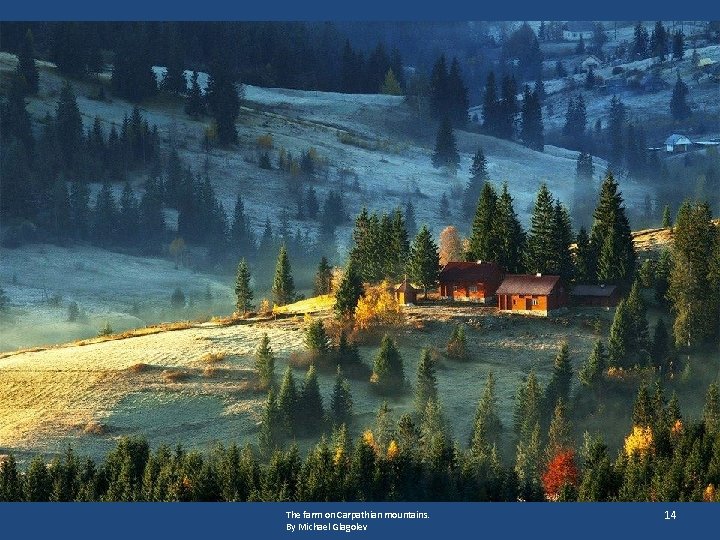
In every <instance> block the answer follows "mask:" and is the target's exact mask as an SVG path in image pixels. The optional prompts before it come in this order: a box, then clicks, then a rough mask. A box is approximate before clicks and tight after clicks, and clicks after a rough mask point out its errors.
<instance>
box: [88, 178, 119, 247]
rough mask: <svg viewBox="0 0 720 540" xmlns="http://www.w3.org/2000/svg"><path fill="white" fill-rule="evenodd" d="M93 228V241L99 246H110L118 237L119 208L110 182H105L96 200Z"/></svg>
mask: <svg viewBox="0 0 720 540" xmlns="http://www.w3.org/2000/svg"><path fill="white" fill-rule="evenodd" d="M94 214H95V217H94V223H93V228H92V234H93V241H94V242H95V243H96V244H97V245H99V246H109V245H111V244H112V243H113V242H115V240H116V239H117V234H118V209H117V203H116V202H115V196H114V195H113V192H112V190H111V189H110V184H108V183H107V182H106V183H104V184H103V187H102V188H101V189H100V191H99V192H98V195H97V201H96V202H95V213H94Z"/></svg>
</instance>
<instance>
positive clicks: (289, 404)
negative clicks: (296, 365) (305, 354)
mask: <svg viewBox="0 0 720 540" xmlns="http://www.w3.org/2000/svg"><path fill="white" fill-rule="evenodd" d="M299 399H300V397H299V394H298V390H297V386H296V384H295V377H294V376H293V373H292V368H291V367H290V366H288V367H287V368H286V369H285V374H284V375H283V380H282V382H281V383H280V390H279V392H278V400H277V404H278V409H279V411H280V416H281V419H282V423H283V431H284V434H285V436H286V437H292V436H293V435H294V433H295V430H296V426H297V423H298V420H299V419H300V417H301V416H300V411H299V410H298V402H299Z"/></svg>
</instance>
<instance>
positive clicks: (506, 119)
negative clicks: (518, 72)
mask: <svg viewBox="0 0 720 540" xmlns="http://www.w3.org/2000/svg"><path fill="white" fill-rule="evenodd" d="M517 94H518V89H517V82H516V81H515V77H513V76H511V75H505V76H504V77H503V80H502V84H501V85H500V103H499V105H498V129H497V136H498V137H500V138H502V139H512V138H513V136H514V135H515V124H516V122H517V114H518V113H519V112H520V107H519V105H518V101H517Z"/></svg>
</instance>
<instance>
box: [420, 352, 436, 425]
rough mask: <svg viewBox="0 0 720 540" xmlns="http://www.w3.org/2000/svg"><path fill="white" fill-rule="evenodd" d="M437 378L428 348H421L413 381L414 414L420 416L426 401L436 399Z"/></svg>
mask: <svg viewBox="0 0 720 540" xmlns="http://www.w3.org/2000/svg"><path fill="white" fill-rule="evenodd" d="M437 398H438V395H437V378H436V376H435V366H434V365H433V359H432V356H431V354H430V351H429V350H428V349H423V351H422V355H421V356H420V362H418V367H417V382H416V383H415V414H416V415H417V417H418V418H421V417H422V415H423V413H424V412H425V408H426V407H427V404H428V401H430V400H435V401H436V400H437Z"/></svg>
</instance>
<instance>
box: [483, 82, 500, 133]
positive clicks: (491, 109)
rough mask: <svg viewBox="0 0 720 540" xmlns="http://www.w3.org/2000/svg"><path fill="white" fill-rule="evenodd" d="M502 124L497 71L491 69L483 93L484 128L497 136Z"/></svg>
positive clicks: (486, 131)
mask: <svg viewBox="0 0 720 540" xmlns="http://www.w3.org/2000/svg"><path fill="white" fill-rule="evenodd" d="M499 124H500V105H499V100H498V95H497V84H496V82H495V73H494V72H493V71H490V73H488V76H487V81H486V83H485V93H484V94H483V130H484V131H485V133H487V134H488V135H493V136H497V135H498V133H499Z"/></svg>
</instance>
